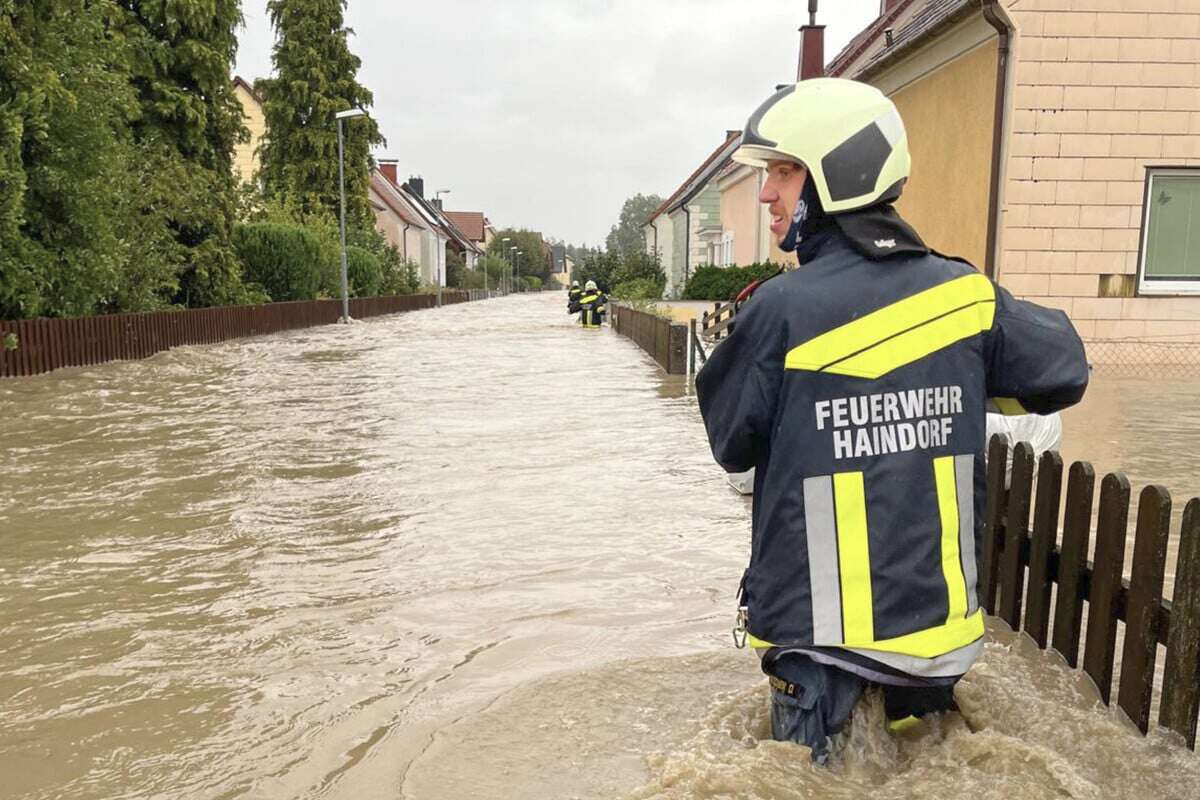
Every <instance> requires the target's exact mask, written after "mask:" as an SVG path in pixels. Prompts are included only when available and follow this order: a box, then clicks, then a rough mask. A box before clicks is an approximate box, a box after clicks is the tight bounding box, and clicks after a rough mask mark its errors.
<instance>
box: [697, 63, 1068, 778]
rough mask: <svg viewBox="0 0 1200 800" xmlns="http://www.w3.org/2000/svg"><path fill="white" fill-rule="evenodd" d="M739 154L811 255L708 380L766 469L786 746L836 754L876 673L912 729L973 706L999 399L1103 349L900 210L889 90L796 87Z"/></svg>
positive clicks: (757, 563)
mask: <svg viewBox="0 0 1200 800" xmlns="http://www.w3.org/2000/svg"><path fill="white" fill-rule="evenodd" d="M733 157H734V159H735V160H736V161H739V162H741V163H743V164H750V165H752V166H756V167H760V168H763V169H765V170H766V173H767V174H766V180H765V183H764V185H763V190H762V193H761V195H760V196H759V201H760V202H762V203H764V204H768V205H769V206H770V213H771V214H772V224H771V231H772V233H773V234H774V235H775V237H776V238H777V240H778V242H779V245H780V247H781V248H782V249H783V250H785V251H789V252H794V253H796V256H797V258H798V260H799V263H800V268H799V269H797V270H794V271H791V272H785V273H783V274H781V275H779V276H777V277H775V278H772V279H770V280H768V281H766V282H765V283H763V284H762V285H761V286H760V287H758V288H757V290H756V291H755V292H754V296H753V298H752V299H751V300H750V301H749V302H748V303H747V304H746V306H745V307H744V308H743V309H742V310H741V312H740V313H739V314H738V315H737V324H736V325H735V326H734V330H733V333H732V334H731V335H730V336H729V338H728V339H727V340H725V341H724V342H723V343H722V344H721V345H720V346H719V347H717V349H716V352H715V353H714V354H713V356H712V357H711V358H710V359H709V360H708V363H707V364H706V365H705V366H704V368H703V369H702V370H701V371H700V373H699V375H698V377H697V380H696V389H697V394H698V396H699V401H700V409H701V411H702V413H703V415H704V424H705V426H706V427H707V429H708V437H709V442H710V444H711V446H712V451H713V455H714V456H715V457H716V460H717V461H718V462H719V463H720V464H721V466H722V467H724V468H725V469H726V470H728V471H730V472H741V471H744V470H748V469H750V468H751V467H754V468H756V473H755V481H754V513H753V535H752V546H751V555H750V565H749V568H748V569H747V570H746V572H745V575H744V577H743V579H742V585H741V588H740V592H739V597H740V600H739V609H738V623H737V627H736V628H735V630H734V638H735V641H738V642H739V643H742V642H746V641H748V642H749V644H750V645H751V646H752V647H754V648H756V649H757V650H758V652H759V654H760V655H761V656H762V668H763V671H764V672H766V673H767V675H768V677H769V681H770V685H771V731H772V735H773V736H774V738H776V739H779V740H792V741H796V742H799V743H801V744H804V745H807V746H808V747H810V748H812V755H813V759H814V760H817V761H820V762H824V761H825V759H826V758H827V757H828V755H829V752H830V747H831V744H832V742H831V740H830V737H831V736H833V735H834V734H836V733H838V732H839V731H841V730H842V729H843V728H844V726H845V724H846V722H847V720H848V719H849V717H850V714H851V712H852V710H853V709H854V706H855V705H856V704H857V702H858V700H859V698H860V697H861V695H862V693H863V691H864V689H866V688H867V687H869V686H879V687H882V691H883V696H884V705H885V708H886V712H887V717H888V720H889V728H890V729H892V730H893V731H896V730H900V729H902V728H904V727H907V726H909V725H914V724H919V722H918V721H919V719H920V718H921V717H922V716H924V715H927V714H934V713H938V712H943V711H949V710H954V709H955V706H954V685H955V683H957V681H958V680H959V678H961V677H962V675H963V674H964V673H965V672H966V671H967V669H968V668H969V667H970V666H971V664H972V663H973V662H974V661H975V659H976V657H977V656H978V655H979V652H980V650H981V649H982V646H983V635H984V625H983V613H982V612H981V611H980V609H979V596H978V591H977V589H978V576H979V571H978V567H977V563H978V559H979V556H980V554H981V548H982V522H983V503H984V480H983V452H984V447H985V442H984V416H985V413H986V410H987V408H988V407H989V404H991V405H992V407H997V408H999V409H1000V410H1001V411H1003V412H1005V413H1011V414H1020V413H1026V412H1031V413H1037V414H1049V413H1051V412H1053V411H1057V410H1059V409H1061V408H1065V407H1066V406H1070V405H1072V404H1074V403H1076V402H1078V401H1079V400H1080V398H1082V397H1083V393H1084V390H1085V389H1086V388H1087V379H1088V370H1087V362H1086V361H1085V358H1084V351H1083V345H1082V343H1081V342H1080V340H1079V336H1078V335H1077V334H1076V332H1075V330H1074V328H1073V327H1072V326H1071V323H1070V321H1069V320H1068V319H1067V317H1066V315H1064V314H1063V313H1062V312H1061V311H1055V310H1049V309H1045V308H1041V307H1040V306H1036V305H1033V304H1031V303H1026V302H1022V301H1019V300H1015V299H1013V297H1012V295H1010V294H1009V293H1008V292H1007V291H1005V290H1004V289H1002V288H1000V287H999V286H997V285H996V284H994V283H993V282H992V281H990V280H989V279H988V278H986V277H984V276H983V275H982V274H980V273H979V272H978V271H976V270H975V268H974V267H972V266H971V265H970V264H968V263H966V262H965V261H961V260H958V259H953V258H948V257H945V256H942V255H939V254H937V253H935V252H933V251H931V250H930V249H929V248H928V247H927V246H926V245H925V244H924V243H923V242H922V240H921V238H920V237H919V236H918V235H917V234H916V232H915V231H914V230H913V229H912V228H911V227H909V225H908V224H907V223H905V222H904V220H902V219H901V218H900V216H899V215H898V214H897V213H896V211H895V209H894V208H893V207H892V203H893V202H894V201H895V200H896V199H897V198H898V197H899V196H900V193H901V191H902V190H903V188H904V184H905V181H906V180H907V178H908V176H909V166H910V159H909V153H908V144H907V138H906V134H905V131H904V125H903V123H902V121H901V119H900V116H899V114H898V113H897V111H896V108H895V106H894V105H893V104H892V103H891V101H890V100H888V99H887V98H886V97H885V96H884V95H883V94H881V93H880V92H879V91H878V90H876V89H874V88H873V87H870V86H868V85H866V84H862V83H857V82H853V81H846V80H837V79H825V78H821V79H814V80H808V81H803V82H801V83H798V84H795V85H790V86H787V87H784V88H783V89H781V90H780V91H779V92H777V93H776V94H775V95H773V96H772V97H771V98H770V99H768V100H767V101H766V102H765V103H763V105H762V106H761V107H760V108H759V109H758V110H757V111H755V112H754V114H753V116H751V117H750V120H749V122H748V123H747V124H746V129H745V133H744V135H743V138H742V144H741V147H740V148H739V149H738V150H737V151H736V153H735V154H734V156H733ZM943 170H947V165H943ZM947 171H948V174H951V175H952V174H953V172H952V170H947ZM944 213H947V214H956V213H958V210H957V209H954V208H950V207H947V208H946V209H945V212H944Z"/></svg>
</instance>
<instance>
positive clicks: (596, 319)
mask: <svg viewBox="0 0 1200 800" xmlns="http://www.w3.org/2000/svg"><path fill="white" fill-rule="evenodd" d="M607 304H608V298H607V297H605V296H604V292H602V291H600V290H599V289H598V288H596V282H595V281H588V282H587V283H585V284H584V285H583V294H582V295H581V296H580V298H579V302H578V306H579V307H578V309H577V310H578V311H579V322H580V324H582V325H583V327H585V328H599V327H600V325H601V324H602V323H603V322H604V313H605V311H606V310H607Z"/></svg>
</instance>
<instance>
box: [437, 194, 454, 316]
mask: <svg viewBox="0 0 1200 800" xmlns="http://www.w3.org/2000/svg"><path fill="white" fill-rule="evenodd" d="M444 194H450V190H449V189H438V190H437V191H436V192H434V193H433V206H434V208H436V209H437V210H438V213H439V214H441V213H443V212H442V195H444ZM447 233H449V232H447ZM449 243H450V238H449V236H447V238H446V244H449ZM445 279H446V247H445V245H443V246H442V248H441V249H440V250H439V251H438V277H437V304H438V307H439V308H440V307H441V305H442V284H443V283H445Z"/></svg>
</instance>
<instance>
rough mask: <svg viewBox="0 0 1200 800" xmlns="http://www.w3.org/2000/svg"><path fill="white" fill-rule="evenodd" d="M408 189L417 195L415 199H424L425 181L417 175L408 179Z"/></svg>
mask: <svg viewBox="0 0 1200 800" xmlns="http://www.w3.org/2000/svg"><path fill="white" fill-rule="evenodd" d="M408 188H410V189H412V190H413V191H414V192H416V193H417V197H420V198H422V199H424V197H425V179H424V178H422V177H420V176H419V175H414V176H412V177H410V178H409V179H408Z"/></svg>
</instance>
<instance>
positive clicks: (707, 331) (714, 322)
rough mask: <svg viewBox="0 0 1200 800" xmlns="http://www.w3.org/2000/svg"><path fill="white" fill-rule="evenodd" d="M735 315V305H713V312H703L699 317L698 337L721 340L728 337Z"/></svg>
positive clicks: (730, 303) (731, 303)
mask: <svg viewBox="0 0 1200 800" xmlns="http://www.w3.org/2000/svg"><path fill="white" fill-rule="evenodd" d="M736 315H737V304H736V303H733V302H729V303H713V310H712V311H705V312H704V314H702V315H701V317H700V335H701V336H703V337H705V338H706V339H713V340H716V339H723V338H724V337H726V336H728V335H729V333H730V331H729V326H730V324H731V323H732V322H733V318H734V316H736Z"/></svg>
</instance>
